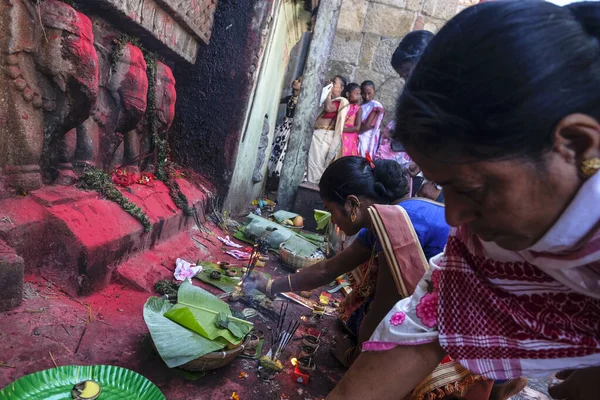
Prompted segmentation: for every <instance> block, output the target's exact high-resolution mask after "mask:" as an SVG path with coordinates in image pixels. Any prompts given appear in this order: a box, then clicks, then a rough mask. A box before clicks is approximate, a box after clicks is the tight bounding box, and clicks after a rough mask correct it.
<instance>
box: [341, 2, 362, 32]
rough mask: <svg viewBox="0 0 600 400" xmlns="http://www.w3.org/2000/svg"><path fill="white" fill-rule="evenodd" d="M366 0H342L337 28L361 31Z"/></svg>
mask: <svg viewBox="0 0 600 400" xmlns="http://www.w3.org/2000/svg"><path fill="white" fill-rule="evenodd" d="M368 5H369V2H368V1H367V0H344V1H343V2H342V8H341V10H340V18H339V20H338V25H337V29H342V30H347V31H352V32H361V31H362V29H363V24H364V22H365V16H366V15H367V7H368Z"/></svg>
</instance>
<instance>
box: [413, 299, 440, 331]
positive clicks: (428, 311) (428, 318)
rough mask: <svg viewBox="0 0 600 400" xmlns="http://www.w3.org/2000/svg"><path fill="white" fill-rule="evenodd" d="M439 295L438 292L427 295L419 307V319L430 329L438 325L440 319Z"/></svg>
mask: <svg viewBox="0 0 600 400" xmlns="http://www.w3.org/2000/svg"><path fill="white" fill-rule="evenodd" d="M437 307H438V294H437V292H433V293H427V294H426V295H425V296H423V297H422V298H421V301H420V302H419V304H418V305H417V317H419V319H420V320H421V322H423V324H424V325H425V326H427V327H428V328H433V327H435V326H436V325H437V318H438V309H437Z"/></svg>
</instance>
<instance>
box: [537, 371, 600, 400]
mask: <svg viewBox="0 0 600 400" xmlns="http://www.w3.org/2000/svg"><path fill="white" fill-rule="evenodd" d="M556 377H557V378H558V379H561V380H563V381H562V382H561V383H559V384H557V385H554V386H551V387H549V388H548V393H549V394H550V396H552V398H554V399H560V400H595V399H597V398H598V393H600V367H593V368H585V369H578V370H569V371H561V372H559V373H558V374H556Z"/></svg>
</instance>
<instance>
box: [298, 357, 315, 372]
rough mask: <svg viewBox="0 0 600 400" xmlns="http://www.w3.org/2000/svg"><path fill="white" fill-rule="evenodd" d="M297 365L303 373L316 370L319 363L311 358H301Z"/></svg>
mask: <svg viewBox="0 0 600 400" xmlns="http://www.w3.org/2000/svg"><path fill="white" fill-rule="evenodd" d="M297 367H298V370H300V372H302V373H303V374H309V373H311V372H313V371H314V370H315V368H316V367H317V365H316V364H315V363H314V361H313V360H312V359H311V358H299V359H298V364H297Z"/></svg>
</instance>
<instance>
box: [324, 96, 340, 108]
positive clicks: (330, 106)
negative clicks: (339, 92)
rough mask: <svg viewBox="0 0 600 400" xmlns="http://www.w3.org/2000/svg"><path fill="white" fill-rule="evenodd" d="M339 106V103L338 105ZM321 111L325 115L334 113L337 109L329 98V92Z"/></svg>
mask: <svg viewBox="0 0 600 400" xmlns="http://www.w3.org/2000/svg"><path fill="white" fill-rule="evenodd" d="M338 105H339V103H338ZM323 110H324V111H325V112H326V113H331V112H336V111H337V110H338V109H337V107H336V106H335V104H333V100H332V98H331V92H329V95H328V96H327V97H326V98H325V107H324V108H323Z"/></svg>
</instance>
